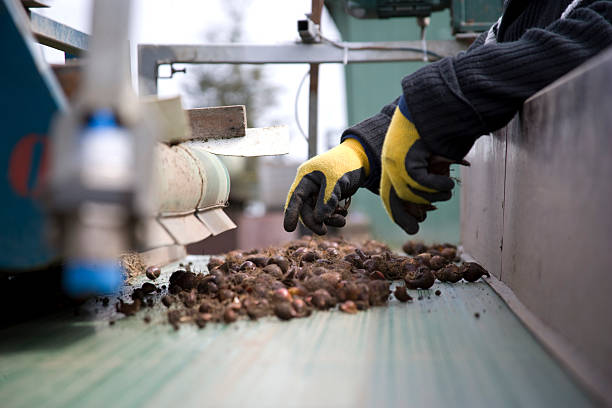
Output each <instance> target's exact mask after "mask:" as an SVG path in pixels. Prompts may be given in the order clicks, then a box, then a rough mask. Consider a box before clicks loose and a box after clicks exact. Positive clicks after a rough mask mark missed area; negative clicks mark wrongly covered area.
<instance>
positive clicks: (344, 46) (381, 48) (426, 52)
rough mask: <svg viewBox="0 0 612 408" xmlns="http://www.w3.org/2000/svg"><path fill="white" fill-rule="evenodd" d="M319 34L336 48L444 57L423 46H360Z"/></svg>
mask: <svg viewBox="0 0 612 408" xmlns="http://www.w3.org/2000/svg"><path fill="white" fill-rule="evenodd" d="M319 36H320V37H321V39H322V40H323V41H326V42H328V43H330V44H331V45H333V46H334V47H336V48H340V49H343V50H345V52H346V50H350V51H366V50H372V51H413V52H419V53H422V54H424V55H429V56H432V57H434V58H437V59H442V58H444V57H443V56H441V55H440V54H437V53H435V52H433V51H429V50H427V49H422V48H414V47H392V46H385V45H379V46H367V47H360V46H350V45H347V44H346V43H344V42H342V43H339V42H337V41H334V40H331V39H329V38H327V37H324V36H323V35H321V34H319Z"/></svg>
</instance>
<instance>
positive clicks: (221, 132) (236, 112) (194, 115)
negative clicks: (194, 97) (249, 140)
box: [187, 105, 247, 139]
mask: <svg viewBox="0 0 612 408" xmlns="http://www.w3.org/2000/svg"><path fill="white" fill-rule="evenodd" d="M187 115H188V117H189V122H190V124H191V132H192V134H193V136H192V137H193V139H211V138H212V139H231V138H234V137H242V136H245V135H246V128H247V120H246V109H245V107H244V105H235V106H220V107H213V108H196V109H188V110H187Z"/></svg>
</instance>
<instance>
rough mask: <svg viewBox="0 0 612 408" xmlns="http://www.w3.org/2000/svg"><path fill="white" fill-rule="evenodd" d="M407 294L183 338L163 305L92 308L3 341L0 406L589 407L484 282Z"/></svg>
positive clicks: (6, 334) (18, 329) (192, 331)
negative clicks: (362, 308)
mask: <svg viewBox="0 0 612 408" xmlns="http://www.w3.org/2000/svg"><path fill="white" fill-rule="evenodd" d="M190 259H191V260H194V261H195V262H196V263H198V264H201V263H202V262H204V261H205V258H204V257H197V258H196V257H191V258H190ZM173 269H174V267H172V266H171V267H169V268H166V270H165V271H164V273H163V275H162V277H161V278H160V279H161V281H162V282H163V281H165V282H167V279H168V273H169V272H170V271H171V270H173ZM160 284H161V283H160ZM435 289H440V290H441V291H442V294H441V296H435V295H434V290H435ZM411 294H412V295H413V296H414V297H415V300H414V302H413V303H406V304H402V303H399V302H398V301H397V300H395V299H392V300H391V301H390V302H389V306H388V307H380V308H373V309H370V310H368V311H367V312H360V313H358V314H357V315H354V316H353V315H346V314H343V313H341V312H339V311H334V312H331V313H328V312H317V313H314V314H313V316H312V317H310V318H306V319H297V320H292V321H290V322H281V321H279V320H277V319H276V318H265V319H262V320H260V321H257V322H252V321H240V322H238V323H236V324H232V325H229V326H226V325H223V324H209V325H208V326H207V327H206V328H204V329H202V330H199V329H198V328H197V327H195V326H186V325H183V326H182V327H181V329H180V330H179V331H174V330H173V329H172V328H171V326H170V325H168V324H165V308H164V307H163V306H162V305H161V304H158V305H156V306H155V307H154V308H152V309H145V311H144V312H143V311H141V312H139V313H138V314H137V315H135V316H132V317H127V318H120V316H122V315H117V314H115V312H114V311H112V309H113V304H112V302H111V305H110V306H108V307H106V308H104V307H103V306H102V304H101V303H100V302H95V301H93V300H92V301H91V302H90V305H89V307H88V310H89V312H88V313H87V312H85V313H82V314H81V315H80V316H73V315H60V316H56V317H53V318H47V319H45V320H39V321H33V322H28V323H25V324H21V325H18V326H14V327H11V328H8V329H4V330H2V331H0V406H2V407H97V406H104V407H138V406H147V407H157V406H159V407H177V406H180V407H192V406H193V407H204V406H211V407H216V406H234V407H237V406H241V407H267V406H275V407H276V406H278V407H285V406H287V407H289V406H329V407H362V406H363V407H382V406H392V407H400V406H421V407H435V406H444V407H455V406H465V407H479V406H481V407H519V406H520V407H553V406H554V407H583V406H592V405H593V403H592V402H591V401H590V400H589V399H588V397H587V396H586V394H585V393H584V392H583V391H582V390H581V389H580V388H579V387H578V386H577V385H576V384H575V383H574V382H573V381H572V379H571V377H569V375H568V374H567V373H566V372H565V371H564V370H563V369H562V368H561V366H560V365H559V364H558V363H557V362H556V361H555V360H554V359H553V358H552V357H551V356H550V355H549V354H548V353H547V352H546V351H545V350H544V349H543V348H542V346H541V345H540V344H539V343H538V342H537V341H536V340H535V339H534V337H533V336H532V335H531V334H530V333H529V332H528V331H527V330H526V329H525V327H524V326H523V325H522V324H521V323H520V321H519V320H518V319H517V318H516V317H515V316H514V314H513V313H512V312H511V311H510V310H509V309H508V308H507V307H506V306H505V304H504V303H503V302H502V300H501V299H500V298H499V297H498V296H497V295H496V294H495V293H494V292H493V291H492V290H491V289H490V288H489V286H488V285H487V284H486V283H484V282H478V283H473V284H466V283H459V284H455V285H449V284H441V283H436V285H435V286H434V287H433V288H432V290H430V291H419V292H417V291H412V293H411ZM419 295H422V296H423V299H422V300H417V297H418V296H419ZM475 313H479V314H480V317H479V318H476V317H475V316H474V314H475ZM145 315H149V316H151V317H152V319H153V320H152V322H151V323H150V324H147V323H145V322H144V321H143V317H144V316H145ZM114 319H118V320H117V321H116V323H115V324H114V325H112V326H111V325H109V323H108V322H109V320H114Z"/></svg>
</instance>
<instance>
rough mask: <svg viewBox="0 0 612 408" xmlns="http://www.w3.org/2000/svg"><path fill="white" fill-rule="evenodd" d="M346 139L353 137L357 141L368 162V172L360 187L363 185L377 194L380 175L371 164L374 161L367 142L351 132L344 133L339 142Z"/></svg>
mask: <svg viewBox="0 0 612 408" xmlns="http://www.w3.org/2000/svg"><path fill="white" fill-rule="evenodd" d="M346 139H355V140H356V141H357V142H359V144H360V145H361V147H362V148H363V151H364V152H365V154H366V156H367V158H368V163H370V174H369V175H368V178H367V179H366V180H365V182H364V184H363V186H362V187H365V188H367V189H368V190H370V191H372V192H375V193H376V194H377V192H378V188H379V186H378V183H379V180H380V175H379V174H378V169H376V167H375V166H373V163H376V161H375V155H374V152H372V151H371V150H370V149H369V148H368V145H367V143H365V141H364V140H363V139H362V138H361V136H359V135H355V134H352V133H348V134H345V135H343V136H342V138H341V139H340V142H344V141H345V140H346Z"/></svg>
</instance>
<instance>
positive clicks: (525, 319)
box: [459, 246, 612, 407]
mask: <svg viewBox="0 0 612 408" xmlns="http://www.w3.org/2000/svg"><path fill="white" fill-rule="evenodd" d="M459 253H460V254H461V258H462V259H463V260H465V261H467V262H476V260H475V259H474V258H473V257H472V256H471V255H470V254H468V253H466V252H465V251H464V250H463V247H462V246H460V247H459ZM483 281H484V282H486V283H487V285H489V287H490V288H491V289H493V291H494V292H495V293H496V294H497V295H498V296H499V297H500V298H501V299H502V300H503V302H504V303H505V304H506V306H508V308H509V309H510V310H511V311H512V313H514V315H515V316H516V317H517V318H518V319H519V321H520V322H521V323H522V324H523V325H524V326H525V327H526V328H527V330H528V331H529V332H530V333H531V334H532V335H533V337H534V338H535V339H536V340H537V341H538V342H539V343H540V344H541V345H542V346H543V347H544V349H545V350H546V351H547V352H549V353H550V354H551V355H552V356H553V358H555V359H556V360H557V361H558V362H559V363H560V364H561V366H562V367H563V368H564V369H565V371H566V372H567V373H568V374H569V375H570V376H571V377H572V378H573V379H574V380H575V381H576V383H577V384H578V385H579V386H581V387H582V389H583V390H584V391H585V392H586V393H587V394H588V395H589V396H590V397H591V398H592V399H593V400H594V402H596V403H597V404H598V405H600V406H606V407H612V388H611V387H610V384H607V383H606V382H605V376H604V375H603V374H601V373H600V371H599V370H598V369H597V368H596V367H594V366H593V365H592V364H590V363H589V362H588V361H587V359H586V358H584V356H583V355H582V353H581V352H580V351H578V350H577V349H576V348H575V347H573V346H572V345H571V344H570V342H568V341H567V340H565V338H563V337H562V336H561V335H560V334H559V333H557V332H556V331H555V330H553V329H551V328H550V327H549V326H548V325H546V324H545V323H544V322H543V321H542V320H540V318H538V317H537V316H536V315H535V314H534V313H533V312H531V310H529V309H528V308H527V306H525V305H524V304H523V303H522V302H521V301H520V299H519V298H518V297H517V296H516V295H515V294H514V292H513V291H512V289H511V288H510V287H509V286H507V285H506V284H505V283H504V282H502V281H500V280H499V279H497V278H496V277H495V276H493V275H491V277H489V278H487V279H484V278H483Z"/></svg>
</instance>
